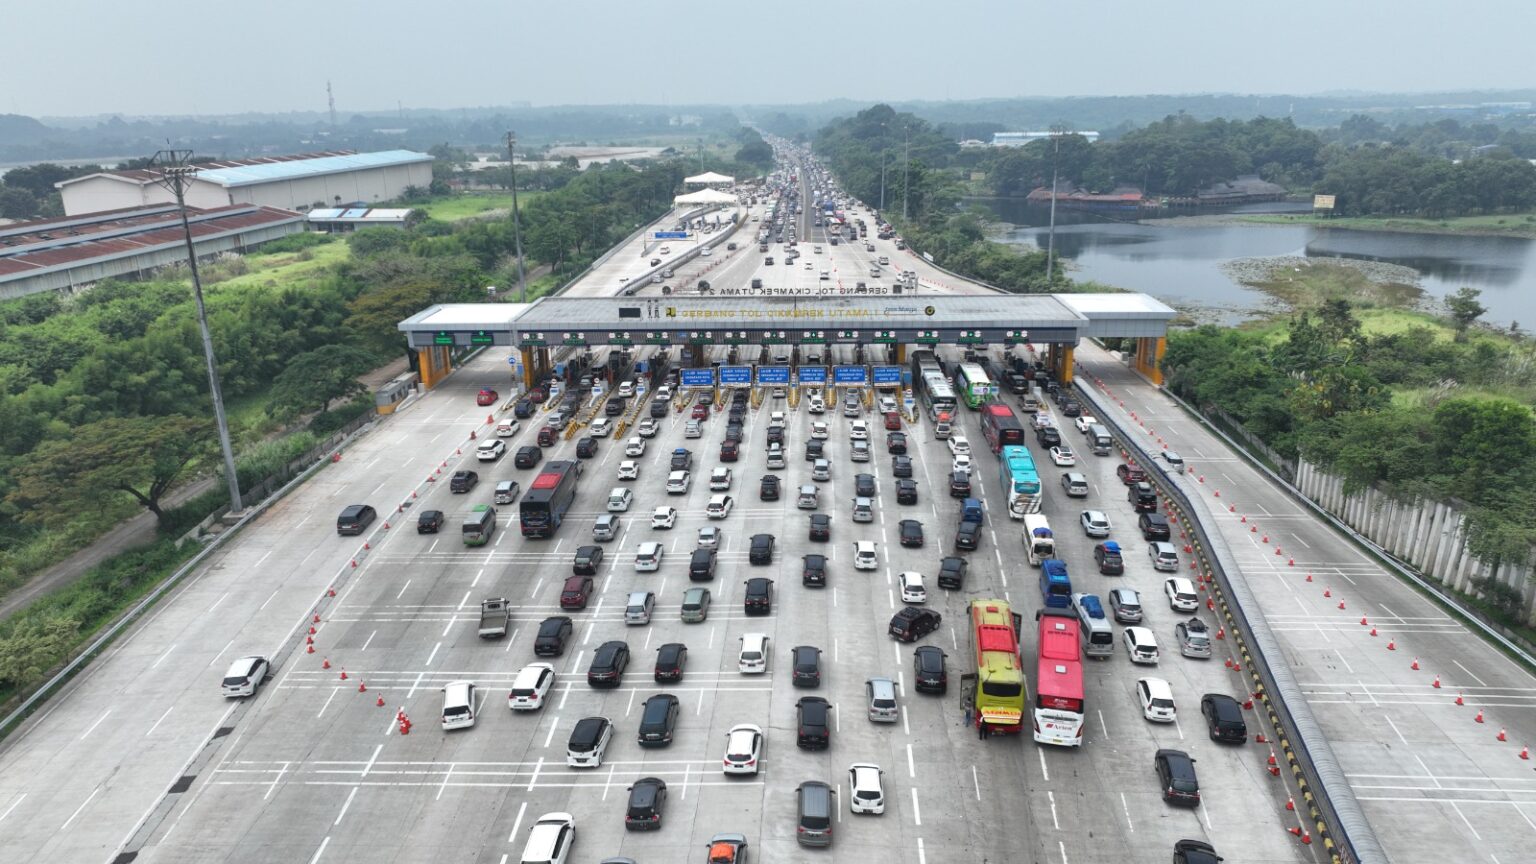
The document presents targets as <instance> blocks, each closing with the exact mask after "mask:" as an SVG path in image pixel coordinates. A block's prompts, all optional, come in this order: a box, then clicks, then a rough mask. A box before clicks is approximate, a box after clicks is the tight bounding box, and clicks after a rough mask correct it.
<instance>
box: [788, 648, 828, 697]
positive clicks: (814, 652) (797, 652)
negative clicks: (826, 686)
mask: <svg viewBox="0 0 1536 864" xmlns="http://www.w3.org/2000/svg"><path fill="white" fill-rule="evenodd" d="M789 659H790V663H789V670H790V673H789V675H790V677H789V681H790V683H791V684H793V685H794V686H796V687H820V686H821V649H820V648H817V647H816V646H814V645H796V646H795V647H793V648H791V649H789Z"/></svg>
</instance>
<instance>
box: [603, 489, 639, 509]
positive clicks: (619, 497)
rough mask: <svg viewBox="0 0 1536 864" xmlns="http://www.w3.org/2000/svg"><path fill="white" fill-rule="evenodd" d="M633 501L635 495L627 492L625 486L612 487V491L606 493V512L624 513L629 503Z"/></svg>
mask: <svg viewBox="0 0 1536 864" xmlns="http://www.w3.org/2000/svg"><path fill="white" fill-rule="evenodd" d="M634 500H635V493H633V492H631V491H629V488H628V487H625V486H615V487H613V491H611V492H609V493H608V512H609V513H624V512H627V511H628V510H629V505H630V502H632V501H634Z"/></svg>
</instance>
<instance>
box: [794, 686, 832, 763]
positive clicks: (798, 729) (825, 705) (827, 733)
mask: <svg viewBox="0 0 1536 864" xmlns="http://www.w3.org/2000/svg"><path fill="white" fill-rule="evenodd" d="M831 714H832V703H830V702H828V701H827V700H825V699H823V698H821V697H820V696H803V697H801V698H800V700H799V701H797V702H795V717H796V721H795V733H796V734H795V746H797V747H799V748H800V749H802V750H825V749H827V747H828V746H829V745H830V744H831V743H832V717H831V716H830V715H831Z"/></svg>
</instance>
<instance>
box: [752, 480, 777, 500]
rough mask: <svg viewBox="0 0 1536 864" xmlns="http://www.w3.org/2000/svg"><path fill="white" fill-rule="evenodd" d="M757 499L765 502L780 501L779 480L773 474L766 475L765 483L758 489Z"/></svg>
mask: <svg viewBox="0 0 1536 864" xmlns="http://www.w3.org/2000/svg"><path fill="white" fill-rule="evenodd" d="M757 497H758V498H760V499H762V500H764V501H777V500H779V478H778V477H775V476H774V475H772V474H764V475H763V482H762V483H760V484H759V485H758V487H757Z"/></svg>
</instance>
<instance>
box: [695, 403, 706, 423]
mask: <svg viewBox="0 0 1536 864" xmlns="http://www.w3.org/2000/svg"><path fill="white" fill-rule="evenodd" d="M693 419H695V420H708V419H709V404H708V403H706V402H700V403H699V404H697V405H695V406H693Z"/></svg>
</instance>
